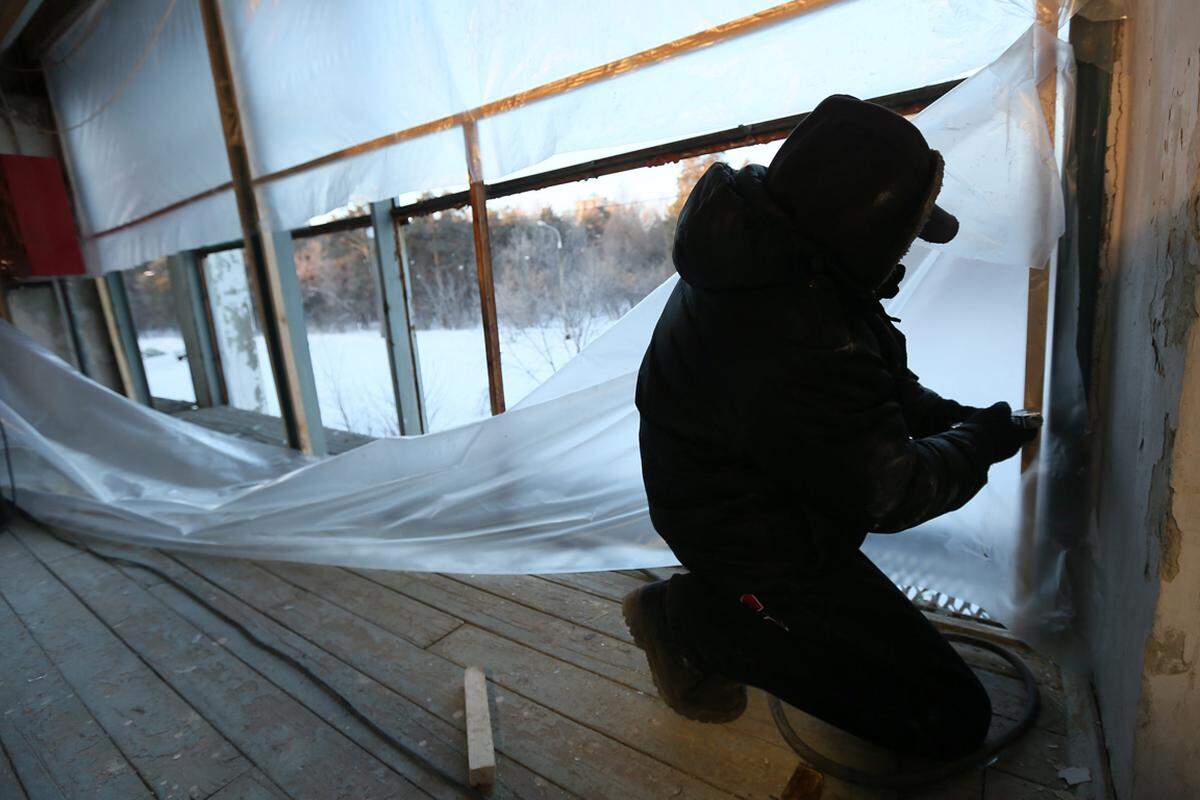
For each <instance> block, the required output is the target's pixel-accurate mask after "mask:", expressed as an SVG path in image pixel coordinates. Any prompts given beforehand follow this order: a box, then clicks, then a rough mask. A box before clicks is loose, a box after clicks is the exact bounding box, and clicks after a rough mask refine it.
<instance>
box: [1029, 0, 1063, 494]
mask: <svg viewBox="0 0 1200 800" xmlns="http://www.w3.org/2000/svg"><path fill="white" fill-rule="evenodd" d="M1037 22H1038V25H1039V26H1040V27H1041V28H1042V29H1043V30H1045V31H1046V32H1047V33H1049V34H1050V35H1051V36H1057V35H1058V3H1056V2H1050V0H1038V7H1037ZM1057 92H1058V71H1057V70H1055V71H1054V72H1052V73H1051V74H1050V75H1048V76H1047V77H1046V78H1044V79H1043V80H1042V82H1041V83H1040V84H1038V99H1039V100H1040V101H1041V106H1042V116H1043V117H1045V120H1046V128H1047V132H1048V133H1049V135H1050V142H1051V146H1052V149H1053V143H1054V110H1055V103H1056V101H1057ZM1049 308H1050V262H1049V261H1047V262H1046V263H1045V264H1043V265H1040V266H1034V267H1031V268H1030V270H1029V292H1028V295H1027V301H1026V315H1025V392H1024V398H1023V402H1024V407H1025V408H1026V409H1029V410H1033V411H1041V410H1042V397H1043V395H1044V393H1045V388H1046V333H1047V330H1048V318H1049ZM1041 444H1042V437H1041V433H1040V432H1039V434H1038V436H1037V437H1036V438H1035V439H1034V440H1033V441H1031V442H1029V443H1028V444H1027V445H1025V447H1024V448H1022V450H1021V472H1022V473H1024V472H1025V471H1026V470H1028V469H1029V468H1030V467H1031V466H1033V465H1034V464H1036V463H1037V459H1038V452H1039V451H1040V449H1041ZM1031 491H1032V490H1031ZM1032 500H1034V501H1035V500H1036V493H1034V494H1033V495H1032ZM1034 507H1035V506H1034V505H1032V504H1031V505H1030V506H1028V508H1029V509H1030V510H1032V509H1033V508H1034Z"/></svg>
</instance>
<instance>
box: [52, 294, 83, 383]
mask: <svg viewBox="0 0 1200 800" xmlns="http://www.w3.org/2000/svg"><path fill="white" fill-rule="evenodd" d="M50 286H51V287H52V288H53V290H54V303H55V305H57V306H58V318H59V319H60V320H62V326H63V338H64V339H66V342H67V350H69V351H70V353H71V360H72V361H73V362H75V369H77V370H79V371H80V372H82V373H83V374H84V375H87V368H86V366H85V365H84V362H83V344H82V343H81V342H80V341H79V330H78V329H77V328H76V327H75V311H74V309H73V308H72V307H71V298H70V297H68V296H67V290H66V287H64V286H63V279H62V278H51V279H50Z"/></svg>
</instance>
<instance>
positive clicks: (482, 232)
mask: <svg viewBox="0 0 1200 800" xmlns="http://www.w3.org/2000/svg"><path fill="white" fill-rule="evenodd" d="M463 140H464V142H465V144H466V148H467V176H468V178H469V180H470V182H471V184H470V193H471V228H472V230H473V232H474V234H475V273H476V276H477V277H478V279H479V306H480V310H481V312H482V315H483V345H484V351H485V353H486V354H487V370H488V396H489V397H490V398H491V401H492V413H493V414H500V413H502V412H503V411H504V374H503V372H501V370H500V325H499V322H498V320H497V317H496V282H495V280H494V277H493V275H492V242H491V237H490V235H489V233H488V215H487V189H486V187H485V186H484V185H483V167H482V164H481V163H480V158H479V131H478V130H477V129H476V127H475V123H474V122H466V123H464V124H463Z"/></svg>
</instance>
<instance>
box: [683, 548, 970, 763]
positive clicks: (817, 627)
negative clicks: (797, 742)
mask: <svg viewBox="0 0 1200 800" xmlns="http://www.w3.org/2000/svg"><path fill="white" fill-rule="evenodd" d="M685 566H687V565H686V564H685ZM748 566H749V565H742V566H741V567H740V568H739V569H736V570H732V571H727V570H722V571H721V574H720V575H711V576H710V575H704V574H701V573H697V572H690V573H688V574H680V575H675V576H673V577H672V578H671V581H670V583H669V584H668V591H667V616H668V620H669V622H670V623H671V627H672V629H674V630H675V631H676V632H678V633H681V634H683V639H684V641H686V642H687V644H688V645H689V646H690V647H691V648H692V650H693V653H692V655H693V656H694V657H696V658H697V659H698V660H699V662H700V664H701V665H702V667H703V668H704V670H705V671H706V672H710V673H716V674H719V675H722V676H724V677H726V678H729V679H731V680H735V681H739V682H741V683H745V684H748V685H750V686H757V687H759V688H760V689H764V690H765V691H767V692H770V693H771V694H773V695H775V696H776V697H778V698H780V699H781V700H783V701H784V702H787V703H790V704H791V705H793V706H795V707H796V708H799V709H801V710H802V711H806V712H808V713H809V714H811V715H813V716H815V717H818V718H819V719H822V720H824V721H826V722H828V723H830V724H832V725H835V726H837V727H839V728H841V729H843V730H845V731H848V732H850V733H853V734H855V735H856V736H858V737H860V738H862V739H866V740H868V741H871V742H875V743H876V744H879V745H882V746H884V747H887V748H888V749H891V750H894V751H896V752H899V753H908V754H914V755H920V756H925V757H928V758H935V759H943V760H947V759H952V758H957V757H959V756H963V755H966V754H968V753H970V752H971V751H972V750H974V749H976V748H977V747H978V746H979V745H980V744H981V743H982V742H983V740H984V737H985V736H986V735H987V730H988V725H989V723H990V721H991V716H992V708H991V703H990V701H989V700H988V696H987V692H986V691H984V688H983V686H982V685H981V684H980V683H979V679H978V678H976V677H975V675H974V673H972V672H971V669H970V667H968V666H967V665H966V663H965V662H964V661H963V660H962V658H961V657H960V656H959V655H958V653H956V652H955V651H954V648H952V647H951V646H950V644H949V642H947V641H946V640H945V639H943V638H942V636H941V634H939V633H938V632H937V630H936V629H935V628H934V627H933V626H932V625H931V624H930V623H929V621H928V620H926V619H925V617H924V615H922V614H921V612H920V611H918V610H917V609H916V607H915V606H913V604H912V603H911V602H909V600H908V598H906V597H905V596H904V595H903V593H901V592H900V590H899V589H897V588H896V586H895V585H894V584H893V583H892V582H891V581H890V580H888V578H887V577H886V576H885V575H884V574H883V573H882V572H880V571H879V570H878V569H877V568H876V567H875V565H874V564H872V563H871V562H870V560H868V559H867V557H866V556H865V555H863V554H862V553H861V552H859V551H854V554H853V556H851V557H848V558H845V559H842V560H841V563H839V564H837V565H836V566H833V567H832V568H827V569H823V570H821V573H820V574H819V575H810V576H798V577H797V579H796V580H795V581H794V582H783V581H778V580H776V581H772V585H770V586H759V585H756V584H755V579H754V578H753V577H752V575H751V574H749V573H752V570H749V569H748ZM739 572H741V573H747V574H746V575H745V576H744V577H743V576H741V575H739V574H737V573H739ZM746 594H749V595H753V596H754V597H755V598H757V600H758V601H759V602H760V603H761V605H762V610H761V611H757V612H756V611H754V610H753V609H752V605H753V601H751V600H750V599H749V598H744V599H743V595H746ZM785 626H786V627H785Z"/></svg>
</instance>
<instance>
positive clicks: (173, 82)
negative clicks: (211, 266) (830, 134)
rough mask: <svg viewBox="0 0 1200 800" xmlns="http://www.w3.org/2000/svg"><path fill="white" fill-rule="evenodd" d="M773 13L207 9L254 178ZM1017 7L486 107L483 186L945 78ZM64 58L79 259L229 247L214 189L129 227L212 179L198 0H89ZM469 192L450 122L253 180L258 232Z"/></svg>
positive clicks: (1019, 14)
mask: <svg viewBox="0 0 1200 800" xmlns="http://www.w3.org/2000/svg"><path fill="white" fill-rule="evenodd" d="M776 4H777V3H776V2H772V1H771V0H693V1H692V2H686V3H674V2H672V3H664V2H659V3H653V2H652V3H646V2H644V0H610V2H605V3H557V2H552V1H551V0H544V1H543V2H521V3H512V2H487V3H480V2H477V0H447V2H436V3H435V2H422V3H417V2H400V1H399V0H388V1H387V2H384V0H346V2H339V3H307V2H270V3H268V2H248V1H247V0H222V2H221V11H222V17H223V19H224V23H225V31H226V36H227V38H228V42H227V44H228V47H229V51H230V53H231V58H232V60H233V65H234V72H235V75H236V76H237V80H238V92H239V105H240V108H241V113H242V118H243V120H242V121H243V125H244V128H245V130H246V131H247V132H248V136H247V141H248V143H249V148H250V156H251V167H252V170H253V172H254V174H255V175H256V176H263V175H266V174H270V173H273V172H276V171H278V170H282V169H286V168H290V167H294V166H296V165H298V164H303V163H306V162H308V161H310V160H312V159H316V158H319V157H323V156H326V155H328V154H330V153H335V152H338V151H341V150H343V149H345V148H349V147H352V146H355V145H359V144H361V143H363V142H368V141H370V140H372V139H374V138H376V137H380V136H385V135H388V134H392V133H394V132H397V131H403V130H407V129H409V128H412V127H413V126H416V125H419V124H424V123H428V122H431V121H433V120H437V119H440V118H443V117H446V116H448V115H451V114H455V113H459V112H464V111H467V110H469V109H472V108H477V107H479V106H481V105H483V104H485V103H488V102H492V101H496V100H499V99H502V98H505V97H510V96H512V95H514V94H516V93H519V92H522V91H526V90H529V89H532V88H534V87H537V86H540V85H544V84H546V83H548V82H551V81H554V80H557V79H560V78H564V77H567V76H569V75H572V74H576V73H578V72H580V71H582V70H586V69H588V68H592V67H595V66H598V65H600V64H603V63H606V62H608V61H611V60H614V59H617V58H621V57H624V56H629V55H631V54H634V53H637V52H641V51H644V50H646V49H648V48H652V47H655V46H658V45H661V44H663V43H664V42H668V41H672V40H674V39H678V38H680V37H684V36H687V35H689V34H693V33H695V32H697V31H701V30H705V29H708V28H711V27H714V26H716V25H719V24H721V23H725V22H728V21H730V20H733V19H737V18H740V17H743V16H746V15H749V14H752V13H754V12H757V11H761V10H763V9H765V8H769V7H771V6H773V5H776ZM1034 6H1035V0H990V2H979V0H909V2H906V3H902V4H900V3H896V2H894V0H841V1H840V2H836V3H833V4H830V5H826V6H823V7H819V8H817V9H816V10H813V11H809V12H806V13H802V14H800V15H798V16H796V17H794V18H792V19H789V20H787V21H785V22H781V23H777V24H775V25H772V26H770V27H767V28H763V29H760V30H758V31H756V32H754V33H750V34H747V35H743V36H740V37H737V38H734V39H731V40H728V41H724V42H721V43H719V44H716V45H713V46H710V47H706V48H703V49H701V50H697V51H694V52H691V53H688V54H686V55H682V56H679V57H676V58H672V59H670V60H668V61H665V62H662V63H659V64H656V65H654V66H650V67H646V68H643V69H640V70H637V71H635V72H631V73H627V74H624V75H621V76H619V77H617V78H614V79H611V80H607V81H604V82H601V83H598V84H593V85H590V86H586V87H584V88H582V89H577V90H574V91H571V92H568V93H566V94H563V95H559V96H556V97H552V98H549V99H546V100H542V101H540V102H537V103H533V104H530V105H525V106H521V107H518V108H515V109H513V110H511V111H507V112H505V113H503V114H501V115H499V116H495V117H489V118H485V119H482V120H481V121H480V122H479V137H480V151H481V158H482V163H483V168H484V172H485V178H487V179H489V180H493V179H496V178H499V177H502V176H503V175H506V174H509V173H512V172H514V171H517V170H521V169H524V168H526V167H529V166H531V165H533V164H536V163H539V162H541V161H543V160H545V159H548V158H550V157H552V156H555V155H562V154H566V153H572V152H578V151H583V150H589V149H594V148H600V147H607V148H611V147H617V146H622V145H630V144H633V143H637V142H646V141H648V140H656V141H662V140H665V139H675V138H681V137H685V136H690V135H694V134H698V133H703V132H705V131H712V130H718V129H722V128H728V127H732V126H735V125H738V124H741V123H748V122H757V121H761V120H764V119H773V118H777V117H782V116H787V115H789V114H794V113H796V111H797V110H800V109H805V108H812V107H813V106H815V104H816V102H817V101H818V100H820V99H821V98H822V97H824V96H825V95H826V94H828V93H829V92H830V91H832V90H834V89H836V90H838V91H843V92H848V93H852V94H856V95H858V96H860V97H874V96H879V95H882V94H886V93H890V92H896V91H902V90H905V89H911V88H914V87H918V86H924V85H928V84H933V83H937V82H940V81H944V80H948V79H951V78H956V77H961V76H963V75H966V74H969V73H970V72H972V71H973V70H976V69H978V68H980V67H982V66H983V65H985V64H987V63H989V62H990V61H991V60H993V59H994V58H996V57H997V56H998V55H999V54H1000V53H1001V52H1002V50H1003V49H1004V48H1005V47H1006V46H1007V44H1008V43H1010V42H1012V41H1013V40H1014V39H1016V38H1017V37H1018V36H1019V35H1020V34H1021V32H1022V31H1023V30H1025V28H1026V27H1027V26H1028V25H1029V24H1030V22H1031V21H1032V20H1033V18H1034ZM96 15H98V16H96ZM163 19H165V24H164V26H163V28H162V31H161V33H160V34H159V35H158V37H157V38H155V37H154V32H155V29H156V26H157V24H158V23H159V21H160V20H163ZM598 31H602V32H603V35H597V32H598ZM847 31H855V35H853V36H847V35H846V32H847ZM531 41H536V42H537V43H538V46H537V47H529V46H528V43H529V42H531ZM834 41H836V42H837V43H838V44H837V46H836V47H831V46H830V42H834ZM76 45H79V46H78V48H77V49H76ZM72 52H74V54H73V55H71V56H70V58H67V60H66V63H65V64H64V65H62V66H59V67H53V68H51V69H49V70H48V73H49V76H50V89H51V95H52V98H53V100H54V104H55V107H56V109H57V111H58V116H59V119H60V122H61V124H62V125H63V126H64V127H68V126H71V125H73V124H75V123H78V122H81V121H83V120H89V119H90V121H88V122H87V123H86V124H84V125H82V126H81V127H79V128H77V129H74V130H71V131H70V132H69V133H67V135H66V137H65V146H66V148H65V149H66V151H67V153H68V156H69V159H70V161H71V164H72V167H73V175H74V179H75V184H76V186H77V190H78V194H79V197H80V204H79V205H80V208H81V210H82V214H81V216H82V218H83V223H84V227H85V232H86V233H88V234H96V233H99V232H103V231H106V230H108V229H110V228H113V227H116V226H121V225H127V224H128V225H129V227H126V228H124V229H121V230H118V231H116V232H113V233H108V234H105V235H102V236H98V237H95V238H92V239H89V247H88V248H87V255H88V263H89V268H90V269H91V270H93V271H95V272H99V271H111V270H117V269H126V268H129V267H133V266H137V265H139V264H141V263H144V262H146V261H149V260H151V259H153V258H156V257H158V256H162V255H168V254H170V253H173V252H177V251H179V250H182V249H188V248H194V247H199V246H202V245H213V244H217V243H221V242H226V241H230V240H232V239H236V238H239V237H240V235H241V234H240V228H239V224H238V218H237V213H236V208H235V205H234V202H233V198H232V196H231V193H230V192H229V191H223V192H219V193H218V194H215V195H212V196H208V197H206V198H204V199H202V200H199V201H196V202H189V203H186V204H184V205H181V206H179V207H177V208H173V209H172V210H169V211H167V212H165V213H162V214H157V215H155V216H153V217H151V218H149V219H146V220H144V221H141V222H138V220H139V219H141V218H142V217H144V216H145V215H148V214H152V213H154V212H156V211H158V210H159V209H162V208H164V207H168V206H170V205H171V204H173V203H178V202H179V201H182V200H185V199H186V198H189V197H193V196H195V195H197V194H199V193H202V192H205V191H208V190H211V189H214V188H216V187H219V186H221V185H223V184H225V183H226V182H228V181H229V168H228V163H227V157H226V154H225V151H224V146H223V141H222V137H221V129H220V118H219V114H218V112H217V108H216V102H215V99H214V93H213V88H212V79H211V75H210V70H209V64H208V55H207V51H206V49H205V43H204V37H203V30H202V26H201V23H200V19H199V13H198V11H197V4H196V3H195V2H189V1H188V0H174V1H173V0H128V2H124V1H123V2H119V3H118V2H113V3H107V4H103V5H102V6H101V7H99V8H97V9H94V10H93V11H92V13H91V15H88V16H85V18H84V19H82V20H80V22H79V23H78V24H77V25H76V26H74V28H73V29H72V30H71V31H69V32H68V33H67V35H66V36H65V37H64V38H63V40H62V41H61V42H59V43H58V45H57V46H56V48H55V49H54V51H53V52H52V53H50V60H51V62H52V63H53V62H54V61H55V60H56V59H58V58H60V57H62V58H65V57H66V56H67V55H69V54H71V53H72ZM143 52H145V53H146V55H147V57H146V59H145V61H144V63H141V65H140V66H138V64H139V56H140V55H141V54H142V53H143ZM97 112H99V113H97ZM93 115H94V117H93ZM465 182H466V159H465V152H464V144H463V137H462V132H461V130H460V129H459V128H457V127H452V128H450V129H448V130H441V131H437V132H433V133H428V134H426V135H423V136H418V137H416V138H412V139H407V140H404V141H401V142H398V143H396V144H392V145H390V146H387V147H384V148H381V149H377V150H372V151H369V152H364V153H360V154H358V155H355V156H353V157H348V158H342V159H338V160H333V161H331V162H328V163H325V164H323V165H321V166H319V167H317V168H314V169H308V170H305V171H302V172H299V173H296V174H293V175H290V176H287V177H284V178H281V179H278V180H271V181H267V182H265V183H263V184H260V204H261V207H262V209H263V211H264V213H265V215H266V218H267V219H268V220H269V221H270V222H271V223H272V224H274V225H275V226H276V227H278V228H296V227H299V226H302V225H304V224H306V223H307V221H308V220H309V219H311V218H313V217H315V216H317V215H320V214H324V213H327V212H329V211H330V210H332V209H335V208H341V207H344V206H346V205H349V204H351V203H365V202H373V201H377V200H385V199H387V198H390V197H396V196H398V195H401V194H404V193H407V192H413V191H425V190H430V189H436V188H438V187H444V186H449V185H461V184H464V183H465ZM130 223H132V224H130Z"/></svg>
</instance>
